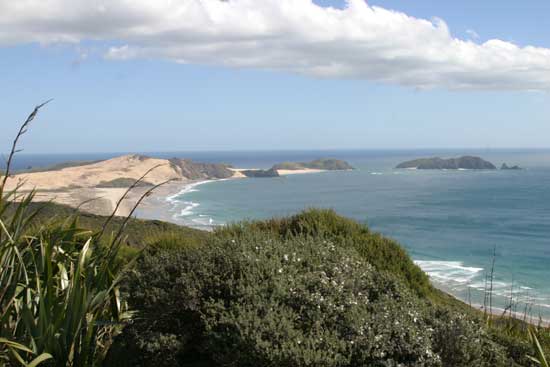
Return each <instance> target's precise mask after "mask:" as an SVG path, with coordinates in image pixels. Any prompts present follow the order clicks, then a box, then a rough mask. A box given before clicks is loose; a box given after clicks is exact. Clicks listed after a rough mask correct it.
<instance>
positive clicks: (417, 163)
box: [395, 156, 496, 169]
mask: <svg viewBox="0 0 550 367" xmlns="http://www.w3.org/2000/svg"><path fill="white" fill-rule="evenodd" d="M395 168H416V169H496V167H495V165H494V164H492V163H491V162H488V161H486V160H483V159H481V158H479V157H473V156H463V157H459V158H450V159H443V158H439V157H435V158H421V159H415V160H412V161H407V162H403V163H400V164H399V165H397V167H395Z"/></svg>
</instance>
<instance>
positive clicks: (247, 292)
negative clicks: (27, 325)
mask: <svg viewBox="0 0 550 367" xmlns="http://www.w3.org/2000/svg"><path fill="white" fill-rule="evenodd" d="M128 287H129V288H128V292H129V294H130V299H129V300H130V302H131V304H132V305H133V307H135V308H136V309H137V310H139V316H138V318H137V319H136V321H135V322H134V324H133V325H132V326H131V327H129V328H127V330H125V332H124V334H123V335H122V336H121V337H120V338H119V339H118V344H117V348H119V350H128V349H130V350H135V353H131V354H132V355H133V356H135V358H136V359H131V360H128V363H129V364H127V365H134V366H136V365H152V364H155V365H158V364H161V365H169V364H162V363H164V362H163V361H166V360H172V361H174V360H177V361H180V359H181V360H182V363H183V360H184V359H185V358H186V357H188V356H189V355H195V356H196V355H199V356H202V358H206V357H207V356H208V359H210V363H212V365H216V366H218V365H238V366H367V365H381V366H382V365H384V366H394V365H395V366H397V365H398V364H399V363H402V364H403V365H408V366H438V365H439V356H437V355H436V354H435V353H433V350H432V345H431V338H432V332H431V331H430V330H429V328H428V327H426V323H425V321H424V320H423V316H422V308H421V307H420V306H419V303H417V302H418V301H417V300H416V298H415V297H414V296H412V295H410V294H409V292H408V291H407V290H406V289H405V288H403V287H402V286H401V285H400V284H399V282H396V281H395V280H393V279H392V278H391V277H389V276H387V275H384V274H381V273H379V272H377V271H375V269H374V268H373V267H372V266H371V265H369V264H368V263H366V262H365V261H364V260H362V258H361V256H359V255H358V254H357V252H356V251H355V250H353V249H343V248H340V247H337V246H336V245H335V244H333V243H331V242H329V241H324V240H314V239H299V238H296V239H293V240H292V239H288V240H284V241H283V240H274V239H272V238H271V237H270V236H263V235H262V234H261V233H260V232H256V233H254V232H250V233H249V234H248V235H247V236H241V237H240V238H239V239H236V240H235V239H233V240H231V239H227V238H217V239H213V240H212V241H211V242H210V243H209V244H208V245H207V246H205V247H203V248H201V249H198V250H197V249H190V250H187V251H179V252H174V251H161V252H158V253H157V254H156V255H155V256H145V257H144V258H143V259H142V260H141V262H140V266H139V268H138V269H137V270H136V271H135V272H133V273H132V275H131V277H130V282H129V286H128ZM142 332H143V334H142ZM153 336H156V337H153ZM160 341H162V342H160ZM113 353H115V354H116V352H113ZM117 363H120V361H117ZM178 363H179V362H178Z"/></svg>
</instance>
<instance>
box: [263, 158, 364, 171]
mask: <svg viewBox="0 0 550 367" xmlns="http://www.w3.org/2000/svg"><path fill="white" fill-rule="evenodd" d="M272 169H274V170H277V171H278V170H289V171H294V170H302V169H319V170H325V171H344V170H350V169H353V167H352V166H351V165H350V164H349V163H348V162H346V161H342V160H339V159H317V160H314V161H311V162H284V163H279V164H276V165H274V166H273V167H272Z"/></svg>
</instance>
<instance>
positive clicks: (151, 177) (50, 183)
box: [6, 154, 352, 216]
mask: <svg viewBox="0 0 550 367" xmlns="http://www.w3.org/2000/svg"><path fill="white" fill-rule="evenodd" d="M340 169H352V167H351V166H350V165H349V164H348V163H347V162H344V161H340V160H336V159H319V160H315V161H312V162H307V163H291V162H289V163H282V164H276V165H274V166H273V167H272V168H270V169H268V170H262V169H238V168H234V167H232V166H230V165H226V164H216V163H197V162H193V161H192V160H189V159H180V158H172V159H160V158H152V157H147V156H144V155H138V154H131V155H124V156H120V157H116V158H112V159H108V160H104V161H94V162H74V163H71V162H69V163H63V164H60V165H56V166H53V167H49V168H45V169H42V170H40V169H33V170H32V171H27V172H20V173H17V174H15V175H12V176H11V177H10V178H9V179H8V181H7V186H6V188H7V189H8V190H13V189H16V188H17V190H18V191H19V192H22V193H23V192H30V191H31V190H36V196H35V200H36V201H43V202H44V201H53V202H55V203H58V204H65V205H68V206H71V207H75V208H76V207H80V209H82V210H83V211H86V212H89V213H93V214H99V215H108V214H109V213H111V212H112V211H113V210H114V208H115V207H116V205H117V202H118V201H119V200H120V198H121V197H122V196H123V195H124V194H125V192H126V190H127V188H128V187H129V186H130V185H132V184H134V183H135V182H136V180H138V179H140V178H141V177H142V176H144V175H145V177H144V178H143V180H142V181H141V182H140V184H139V185H138V186H137V187H136V189H135V190H133V191H132V193H130V195H129V196H128V197H127V199H126V200H124V202H123V203H121V205H120V206H119V208H118V210H117V213H116V214H117V215H122V216H125V215H128V214H129V212H130V210H131V209H132V207H133V206H134V205H135V203H136V202H137V200H138V199H139V197H140V196H141V195H142V194H143V193H144V192H146V190H147V189H148V188H150V187H152V186H154V185H158V184H161V183H164V182H167V181H169V183H168V184H167V185H165V186H164V187H163V188H162V189H161V192H160V193H159V194H160V195H162V194H163V193H164V194H166V195H168V194H169V193H171V192H174V191H176V192H177V191H179V190H180V189H181V186H182V184H184V185H185V184H190V183H193V182H198V181H207V180H220V179H234V178H247V177H278V176H284V175H288V174H298V173H315V172H321V171H329V170H340ZM82 203H85V204H82Z"/></svg>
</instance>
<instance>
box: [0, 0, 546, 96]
mask: <svg viewBox="0 0 550 367" xmlns="http://www.w3.org/2000/svg"><path fill="white" fill-rule="evenodd" d="M83 40H99V41H111V42H116V44H122V45H123V46H120V47H113V48H111V49H109V50H108V51H106V55H105V56H106V57H107V58H110V59H121V60H126V59H131V58H158V59H167V60H172V61H175V62H180V63H196V64H212V65H224V66H230V67H251V68H262V69H270V70H282V71H290V72H295V73H301V74H305V75H309V76H314V77H326V78H356V79H368V80H374V81H379V82H387V83H394V84H400V85H406V86H413V87H417V88H432V87H445V88H449V89H492V90H550V49H548V48H542V47H539V48H537V47H533V46H526V47H520V46H518V45H515V44H512V43H509V42H504V41H501V40H496V39H495V40H489V41H487V42H485V43H476V42H475V41H471V40H461V39H458V38H455V37H453V36H452V35H451V33H450V31H449V29H448V27H447V25H446V24H445V22H444V21H443V20H441V19H434V20H432V21H429V20H425V19H418V18H414V17H410V16H408V15H406V14H404V13H401V12H397V11H391V10H386V9H383V8H380V7H373V6H369V5H368V4H367V3H366V2H364V1H363V0H349V1H348V3H347V6H346V7H345V8H344V9H334V8H325V7H321V6H318V5H315V4H314V3H313V2H312V1H311V0H229V1H224V2H222V1H219V0H154V1H151V0H108V1H107V0H17V1H15V0H0V45H1V44H4V45H12V44H21V43H30V42H39V43H41V44H50V43H59V42H65V43H78V42H81V41H83Z"/></svg>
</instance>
